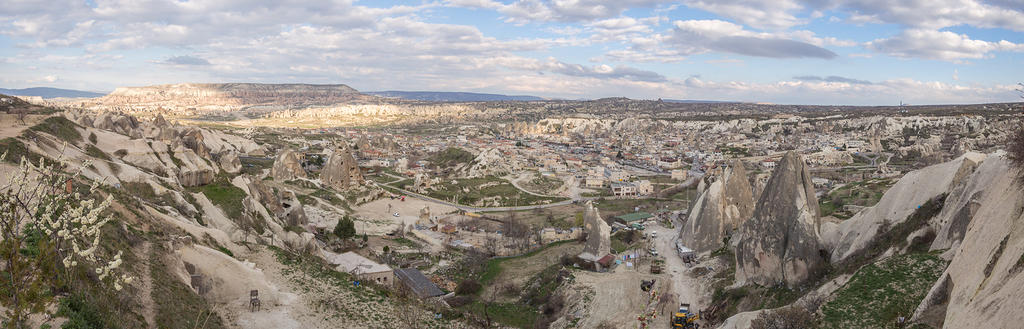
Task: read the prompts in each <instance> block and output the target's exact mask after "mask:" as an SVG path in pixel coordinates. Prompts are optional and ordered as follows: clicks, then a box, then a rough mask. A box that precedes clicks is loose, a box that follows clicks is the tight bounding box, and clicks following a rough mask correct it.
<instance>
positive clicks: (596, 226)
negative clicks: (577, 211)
mask: <svg viewBox="0 0 1024 329" xmlns="http://www.w3.org/2000/svg"><path fill="white" fill-rule="evenodd" d="M583 229H584V232H586V234H587V245H586V246H584V247H583V253H581V254H580V258H582V259H585V260H589V261H597V260H598V259H601V257H604V256H605V255H607V254H609V253H611V250H612V240H611V236H612V228H611V226H608V223H607V222H605V221H604V219H603V218H601V213H600V212H599V211H598V210H597V208H594V203H593V202H590V201H587V207H586V209H585V210H584V212H583Z"/></svg>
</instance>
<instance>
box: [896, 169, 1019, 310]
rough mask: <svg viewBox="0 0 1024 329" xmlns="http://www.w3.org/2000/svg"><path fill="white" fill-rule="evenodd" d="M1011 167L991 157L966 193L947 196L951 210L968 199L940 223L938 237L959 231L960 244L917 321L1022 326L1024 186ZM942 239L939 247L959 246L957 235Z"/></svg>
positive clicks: (968, 183)
mask: <svg viewBox="0 0 1024 329" xmlns="http://www.w3.org/2000/svg"><path fill="white" fill-rule="evenodd" d="M1010 168H1011V167H1010V166H1009V161H1008V160H1007V158H1006V154H1005V153H1002V152H999V153H995V154H992V155H989V156H988V158H987V159H985V161H984V163H982V164H981V166H980V167H979V168H978V169H977V171H976V172H975V173H974V174H972V175H971V177H970V178H969V179H968V181H967V182H966V184H965V185H966V188H965V189H963V191H964V192H966V193H964V194H961V195H960V196H954V195H952V194H951V195H950V197H947V204H946V205H947V206H950V205H951V204H950V203H949V201H951V200H950V198H953V199H960V198H961V196H963V197H966V198H967V199H968V200H969V201H968V202H960V201H956V203H955V204H958V205H959V204H964V205H968V206H967V208H964V207H955V208H954V209H951V212H950V213H949V214H950V215H953V217H954V218H953V220H948V221H942V220H940V221H938V223H944V225H943V226H944V228H940V229H939V231H940V232H959V231H960V229H959V228H960V227H963V228H964V231H963V233H962V234H963V238H962V242H959V247H955V249H951V251H954V252H955V254H954V255H953V258H952V261H951V262H950V264H949V267H948V268H947V269H946V272H945V273H943V275H942V276H941V277H940V279H939V280H938V281H937V282H936V284H935V286H934V287H933V288H932V289H931V291H930V292H929V294H928V296H926V297H925V298H924V301H923V302H922V304H921V306H919V307H918V311H917V312H916V313H915V316H914V319H915V320H924V321H927V320H928V318H932V319H934V318H938V319H939V320H932V321H930V324H932V325H938V326H942V327H945V328H1011V327H1018V326H1019V324H1021V323H1024V312H1020V310H1021V309H1024V298H1021V297H1020V296H1022V295H1024V234H1022V232H1024V187H1022V186H1021V184H1019V183H1018V182H1017V181H1015V180H1014V178H1015V177H1014V176H1015V175H1014V174H1015V171H1014V170H1012V169H1010ZM981 184H984V187H983V188H979V186H981ZM972 204H973V206H971V205H972ZM964 209H969V210H964ZM944 214H945V213H944ZM939 217H944V216H942V215H940V216H939ZM956 217H960V218H956ZM963 221H966V223H964V222H963ZM957 234H959V233H957ZM942 235H943V233H940V234H939V236H938V237H937V238H936V240H935V243H937V244H940V247H942V246H944V245H946V244H953V245H954V246H956V243H957V241H955V235H954V241H949V242H940V238H942ZM929 313H930V314H932V315H931V316H924V315H926V314H929ZM935 314H939V315H940V316H936V315H935ZM943 314H944V315H943ZM936 322H939V323H936Z"/></svg>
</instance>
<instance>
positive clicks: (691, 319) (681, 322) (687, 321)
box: [670, 303, 700, 329]
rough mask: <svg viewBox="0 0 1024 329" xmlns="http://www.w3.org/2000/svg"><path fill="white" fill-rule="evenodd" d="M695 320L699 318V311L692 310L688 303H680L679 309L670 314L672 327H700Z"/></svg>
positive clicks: (698, 328) (688, 328) (690, 328)
mask: <svg viewBox="0 0 1024 329" xmlns="http://www.w3.org/2000/svg"><path fill="white" fill-rule="evenodd" d="M697 320H700V313H694V312H692V311H691V310H690V304H687V303H681V304H680V305H679V311H677V312H676V313H675V314H673V315H672V320H671V321H672V322H671V323H670V324H671V326H672V328H673V329H675V328H679V329H700V324H699V323H697Z"/></svg>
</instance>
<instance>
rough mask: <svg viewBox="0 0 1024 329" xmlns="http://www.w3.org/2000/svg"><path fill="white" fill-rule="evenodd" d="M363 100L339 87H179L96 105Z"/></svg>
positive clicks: (126, 91)
mask: <svg viewBox="0 0 1024 329" xmlns="http://www.w3.org/2000/svg"><path fill="white" fill-rule="evenodd" d="M365 97H367V96H365V95H363V94H360V93H359V91H357V90H355V89H352V87H349V86H346V85H343V84H335V85H311V84H263V83H180V84H169V85H156V86H146V87H121V88H117V89H115V90H114V92H112V93H110V94H109V95H107V96H104V97H103V98H101V99H100V102H101V103H104V104H108V105H117V104H162V103H163V104H168V105H180V104H183V103H188V104H194V105H198V106H202V105H227V106H245V105H262V104H289V105H298V104H301V105H330V104H335V103H338V102H344V101H351V100H356V99H360V98H365Z"/></svg>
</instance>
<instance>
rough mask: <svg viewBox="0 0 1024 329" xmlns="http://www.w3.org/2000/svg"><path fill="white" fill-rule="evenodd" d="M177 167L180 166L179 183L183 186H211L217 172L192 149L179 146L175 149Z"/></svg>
mask: <svg viewBox="0 0 1024 329" xmlns="http://www.w3.org/2000/svg"><path fill="white" fill-rule="evenodd" d="M173 157H174V158H175V159H178V161H175V165H177V166H178V175H177V176H178V183H179V184H181V186H201V185H206V184H209V183H210V182H212V181H213V177H214V176H216V174H217V172H216V170H215V169H214V168H213V167H212V166H210V164H209V163H206V161H205V160H203V158H201V157H199V155H197V154H196V153H195V152H193V151H192V150H191V149H187V148H185V147H184V146H178V148H176V149H174V155H173Z"/></svg>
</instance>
